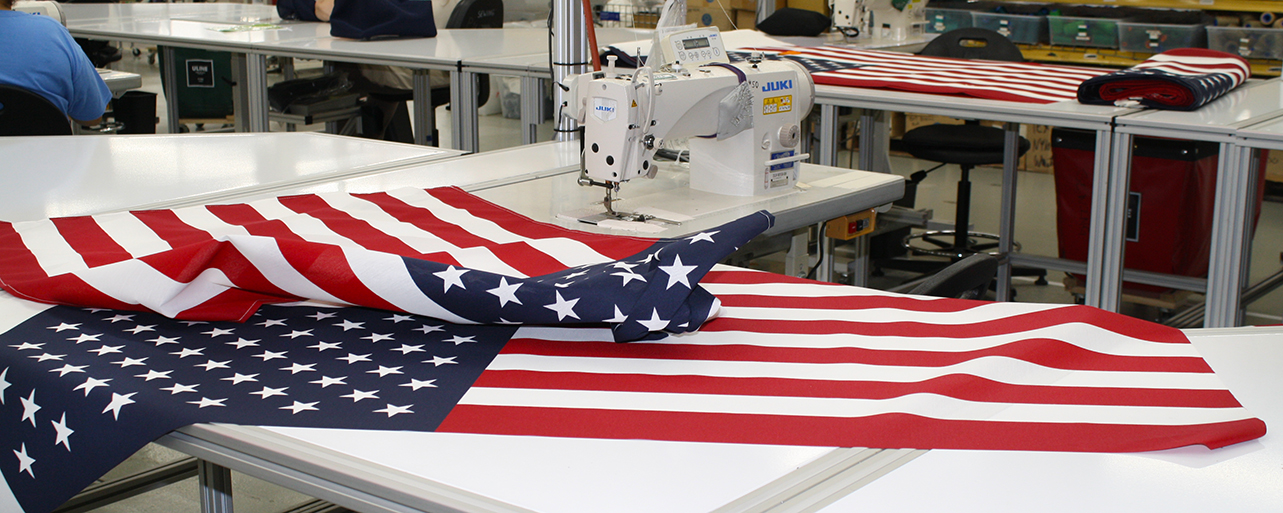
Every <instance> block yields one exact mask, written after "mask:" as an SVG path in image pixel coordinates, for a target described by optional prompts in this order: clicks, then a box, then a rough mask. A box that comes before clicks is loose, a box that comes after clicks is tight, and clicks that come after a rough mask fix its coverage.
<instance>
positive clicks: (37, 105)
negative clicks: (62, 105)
mask: <svg viewBox="0 0 1283 513" xmlns="http://www.w3.org/2000/svg"><path fill="white" fill-rule="evenodd" d="M73 133H74V132H73V131H72V127H71V120H70V119H68V118H67V115H66V114H64V113H63V112H62V109H59V108H58V106H56V105H54V104H53V102H51V101H49V100H48V99H46V98H45V97H43V96H40V95H39V94H36V93H33V92H31V91H28V90H26V89H23V88H21V87H14V86H9V85H0V136H5V135H72V134H73Z"/></svg>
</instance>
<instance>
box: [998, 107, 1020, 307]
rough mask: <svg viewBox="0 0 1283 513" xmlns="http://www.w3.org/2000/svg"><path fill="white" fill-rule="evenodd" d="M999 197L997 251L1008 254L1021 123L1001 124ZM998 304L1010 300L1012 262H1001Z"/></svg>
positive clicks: (1012, 236) (1013, 225)
mask: <svg viewBox="0 0 1283 513" xmlns="http://www.w3.org/2000/svg"><path fill="white" fill-rule="evenodd" d="M1003 131H1004V133H1003V135H1004V137H1003V149H1002V198H1001V203H1000V207H999V214H998V252H999V253H1000V254H1002V255H1010V254H1011V252H1012V250H1013V249H1014V247H1015V245H1014V243H1013V242H1012V241H1014V240H1015V235H1016V179H1017V178H1018V177H1019V173H1017V170H1016V168H1017V167H1018V165H1019V164H1018V163H1017V160H1018V159H1019V158H1020V124H1019V123H1004V124H1003ZM996 289H997V294H996V296H997V299H998V301H1011V300H1012V299H1013V298H1012V297H1011V260H1010V259H1007V258H1003V259H1002V263H1001V264H1000V265H999V266H998V282H997V284H996Z"/></svg>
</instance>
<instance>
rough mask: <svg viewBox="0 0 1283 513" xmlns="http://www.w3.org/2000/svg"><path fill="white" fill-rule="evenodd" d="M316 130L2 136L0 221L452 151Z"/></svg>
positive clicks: (337, 173) (175, 200) (308, 177)
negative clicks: (3, 184)
mask: <svg viewBox="0 0 1283 513" xmlns="http://www.w3.org/2000/svg"><path fill="white" fill-rule="evenodd" d="M458 154H459V152H457V151H454V150H443V149H439V148H434V147H430V146H415V145H409V144H397V143H389V142H382V141H373V140H369V139H359V138H355V137H340V136H336V135H327V134H318V133H310V132H309V133H301V132H300V133H288V132H278V133H265V134H188V135H115V136H72V137H66V136H63V137H5V138H0V162H4V163H5V165H4V168H5V173H4V174H5V182H6V183H5V190H4V192H3V193H2V196H0V197H3V198H4V201H0V219H3V220H5V221H23V220H34V219H42V218H47V217H54V216H69V215H83V214H94V213H101V212H110V211H117V210H122V209H126V208H140V207H141V208H146V207H160V206H177V205H179V204H192V203H194V202H200V201H217V200H218V199H219V198H222V197H226V196H229V195H234V194H243V193H245V192H248V191H252V190H254V189H256V188H258V187H265V186H272V185H283V184H288V183H308V182H313V181H326V180H334V179H338V178H343V177H349V176H356V175H360V174H364V173H370V172H374V171H377V170H381V169H386V168H388V167H391V166H396V165H404V164H410V163H416V162H425V161H428V160H433V159H440V158H446V157H451V156H455V155H458Z"/></svg>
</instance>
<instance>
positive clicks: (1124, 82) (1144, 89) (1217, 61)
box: [1078, 48, 1251, 110]
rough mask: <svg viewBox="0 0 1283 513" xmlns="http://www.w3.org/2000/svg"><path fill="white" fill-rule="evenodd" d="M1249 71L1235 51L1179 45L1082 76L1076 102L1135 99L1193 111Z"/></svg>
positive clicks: (1110, 102) (1152, 105) (1235, 84)
mask: <svg viewBox="0 0 1283 513" xmlns="http://www.w3.org/2000/svg"><path fill="white" fill-rule="evenodd" d="M1249 75H1251V68H1250V67H1249V66H1248V63H1247V60H1245V59H1243V58H1242V57H1239V56H1237V55H1233V54H1228V53H1225V52H1219V51H1216V50H1207V49H1204V48H1180V49H1176V50H1168V51H1166V52H1163V53H1160V54H1157V55H1154V56H1153V57H1150V58H1149V59H1146V60H1145V62H1142V63H1140V64H1137V65H1135V66H1133V67H1130V68H1127V69H1124V70H1121V71H1116V72H1114V73H1109V74H1106V75H1100V76H1097V77H1092V78H1089V79H1087V80H1085V81H1083V83H1082V84H1081V85H1079V86H1078V101H1079V102H1082V103H1087V104H1092V105H1116V104H1119V103H1120V102H1128V101H1137V102H1140V104H1141V105H1143V106H1145V107H1149V108H1154V109H1170V110H1196V109H1198V108H1199V107H1202V106H1203V105H1206V104H1208V103H1210V102H1211V101H1213V100H1215V99H1217V98H1220V97H1221V96H1222V95H1224V94H1225V93H1228V92H1230V90H1232V89H1234V88H1235V87H1238V85H1239V84H1242V83H1243V82H1244V81H1245V80H1247V77H1248V76H1249Z"/></svg>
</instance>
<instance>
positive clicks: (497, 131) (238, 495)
mask: <svg viewBox="0 0 1283 513" xmlns="http://www.w3.org/2000/svg"><path fill="white" fill-rule="evenodd" d="M132 48H133V47H132V46H131V45H125V47H124V53H125V57H124V59H123V60H122V61H120V62H117V63H115V64H113V65H112V66H111V67H112V68H114V69H118V70H123V71H131V72H135V73H140V74H142V75H143V78H144V81H143V90H146V91H151V92H156V93H158V102H159V103H160V108H158V110H157V114H158V115H159V116H160V118H161V119H160V123H159V125H158V130H159V131H160V132H165V131H166V130H167V128H166V127H167V118H166V113H165V112H164V103H163V98H162V97H161V96H162V95H161V93H162V91H161V87H160V80H159V74H158V68H157V67H156V65H155V64H151V63H148V59H147V53H148V49H146V48H142V47H139V52H140V56H138V57H135V56H132V55H131V51H130V50H131V49H132ZM298 65H299V66H300V67H301V68H306V67H315V66H318V65H319V63H316V62H310V63H309V62H301V63H299V64H298ZM276 79H279V76H275V77H273V80H276ZM448 116H449V112H448V111H447V110H446V109H445V108H444V107H442V108H440V109H438V112H437V127H438V130H440V131H441V137H442V140H446V141H448V140H450V139H449V137H450V136H449V126H450V125H449V118H448ZM480 127H481V128H480V130H481V134H482V137H481V147H482V150H483V151H490V150H494V149H500V148H505V147H510V146H515V145H518V144H520V133H519V131H518V130H519V127H518V120H516V119H507V118H504V117H503V116H502V115H487V116H482V117H481V118H480ZM192 128H193V129H194V128H195V127H192ZM205 128H207V129H213V128H217V127H209V126H207V127H205ZM320 128H321V127H316V126H313V127H305V128H303V129H309V130H318V129H320ZM272 129H273V130H283V127H280V126H273V128H272ZM551 133H552V132H551V125H550V124H548V123H545V125H544V126H543V127H542V128H541V134H540V135H541V140H548V139H549V138H550V137H551ZM851 157H852V155H850V154H849V152H844V153H843V154H842V155H840V156H839V162H850V161H851ZM891 163H892V168H893V172H895V173H897V174H901V175H904V176H907V175H909V174H910V173H912V172H914V171H917V170H921V169H925V168H927V167H930V166H929V165H928V163H926V162H922V161H916V160H914V159H910V158H903V157H893V158H892V159H891ZM971 179H972V184H973V186H972V187H973V192H972V198H973V204H972V222H973V225H974V229H976V230H978V231H988V232H996V231H997V218H998V208H997V207H998V204H997V199H996V198H997V197H998V195H999V192H1000V190H1001V174H1000V170H999V169H997V168H979V169H976V170H975V171H973V172H972V178H971ZM957 180H958V171H957V169H956V168H951V167H946V168H944V169H941V170H940V171H937V172H935V173H933V174H932V176H931V177H930V178H928V179H927V180H926V181H924V182H923V183H922V184H921V185H920V186H919V189H918V200H917V201H918V204H917V206H918V207H920V208H923V207H925V208H931V209H933V210H934V211H935V213H936V219H937V220H940V221H945V222H948V221H950V220H951V219H952V217H953V215H952V213H953V211H954V205H955V200H954V196H955V184H956V182H957ZM1018 185H1019V187H1018V204H1017V207H1016V212H1017V225H1016V239H1017V240H1018V241H1019V242H1020V243H1021V244H1022V245H1023V251H1024V252H1025V253H1030V254H1037V255H1048V256H1056V255H1057V241H1056V236H1055V202H1054V198H1055V187H1054V183H1053V180H1052V175H1050V174H1041V173H1021V175H1020V178H1019V184H1018ZM1254 246H1255V247H1254V251H1253V258H1252V263H1251V277H1252V281H1253V282H1255V281H1257V280H1259V279H1261V278H1263V277H1265V276H1268V275H1270V274H1272V273H1275V272H1277V271H1279V269H1280V255H1281V254H1283V203H1278V202H1271V201H1267V202H1266V203H1265V204H1264V205H1263V207H1262V213H1261V220H1260V225H1259V226H1258V228H1257V231H1256V237H1255V239H1254ZM766 264H767V265H769V262H767V263H766ZM838 264H839V268H841V267H842V264H843V262H841V261H840V260H839V262H838ZM898 278H903V276H899V275H896V274H895V273H888V276H887V277H883V278H875V279H873V281H872V282H871V284H872V285H873V286H889V285H891V284H893V282H894V280H896V279H898ZM1062 278H1063V273H1059V272H1051V273H1049V275H1048V280H1049V283H1048V284H1047V285H1036V284H1034V280H1033V279H1032V278H1017V279H1016V282H1015V288H1016V294H1017V296H1016V297H1017V299H1018V300H1020V301H1036V302H1048V303H1072V302H1074V301H1075V297H1074V295H1073V294H1071V293H1070V292H1068V291H1066V290H1065V288H1064V287H1063V286H1062ZM1190 299H1194V300H1196V299H1199V296H1197V295H1194V296H1192V297H1191V298H1190ZM1125 313H1128V314H1130V315H1135V316H1138V317H1142V318H1147V319H1151V320H1154V319H1159V318H1161V317H1163V316H1164V314H1165V313H1166V312H1165V311H1162V310H1159V309H1155V308H1152V307H1143V306H1138V305H1131V304H1129V305H1126V307H1125ZM1281 315H1283V291H1275V292H1273V293H1271V294H1269V295H1267V296H1266V297H1265V298H1263V299H1262V300H1259V301H1257V302H1255V303H1253V304H1252V305H1249V308H1248V315H1247V318H1246V322H1247V323H1248V324H1278V323H1280V322H1283V316H1281ZM181 457H183V455H182V454H179V453H176V452H174V451H170V450H168V449H165V448H162V447H159V446H156V445H152V446H148V447H147V448H145V449H144V450H142V451H140V452H139V453H138V454H137V455H136V456H135V457H134V458H132V459H130V460H129V461H127V462H125V463H124V464H122V465H121V466H120V467H119V468H117V469H116V470H115V471H113V472H112V473H111V474H109V476H107V477H108V478H110V477H114V476H117V475H125V474H128V473H131V472H135V471H138V470H140V469H145V468H149V467H152V466H155V465H157V464H161V463H165V462H169V461H173V460H175V459H178V458H181ZM233 489H234V492H235V508H236V511H237V512H243V513H259V512H263V513H268V512H279V511H285V510H288V509H290V508H292V507H294V506H296V505H299V504H303V503H306V502H308V501H310V500H311V499H310V498H308V497H306V496H304V495H301V494H298V493H295V492H292V491H289V490H286V489H283V488H280V487H277V486H274V485H271V484H269V483H265V482H263V481H260V480H257V479H253V478H250V477H248V476H244V475H241V474H234V475H233ZM95 511H98V512H101V513H150V512H157V513H160V512H167V513H169V512H172V513H182V512H198V511H200V503H199V500H198V495H197V490H196V482H195V479H194V478H192V479H188V480H186V481H183V482H181V483H178V484H175V485H171V486H168V487H165V488H163V489H160V490H155V491H152V492H149V493H146V494H143V495H140V496H138V497H135V498H132V499H128V500H125V501H121V502H119V503H116V504H113V505H110V506H107V507H103V508H100V509H98V510H95Z"/></svg>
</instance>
